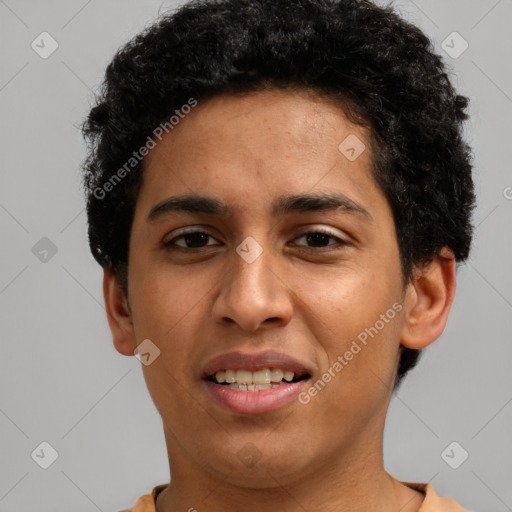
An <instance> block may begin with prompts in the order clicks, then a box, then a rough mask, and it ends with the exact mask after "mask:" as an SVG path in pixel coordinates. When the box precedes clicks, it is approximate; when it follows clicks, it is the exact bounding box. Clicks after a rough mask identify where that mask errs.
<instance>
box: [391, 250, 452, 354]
mask: <svg viewBox="0 0 512 512" xmlns="http://www.w3.org/2000/svg"><path fill="white" fill-rule="evenodd" d="M455 288H456V276H455V257H454V255H453V252H452V251H451V250H450V249H448V248H447V247H444V248H443V249H442V250H441V251H440V252H439V254H438V255H437V256H436V257H435V258H434V259H433V260H432V261H431V262H430V263H429V264H427V265H425V266H424V267H422V268H421V269H419V268H415V275H414V279H413V281H412V282H411V283H410V284H409V287H408V290H407V295H406V299H405V308H404V309H405V313H404V314H405V320H404V325H403V330H402V336H401V344H402V345H403V346H404V347H407V348H411V349H422V348H425V347H426V346H428V345H430V344H431V343H433V342H434V341H435V340H437V339H438V338H439V336H441V334H442V332H443V330H444V328H445V326H446V323H447V321H448V315H449V313H450V309H451V306H452V303H453V298H454V296H455Z"/></svg>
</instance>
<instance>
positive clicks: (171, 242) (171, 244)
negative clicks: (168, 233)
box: [163, 228, 350, 252]
mask: <svg viewBox="0 0 512 512" xmlns="http://www.w3.org/2000/svg"><path fill="white" fill-rule="evenodd" d="M195 234H202V235H206V236H208V237H210V238H215V237H213V236H212V235H210V234H209V233H206V232H204V231H199V230H196V231H187V232H185V233H182V234H181V235H179V236H177V237H175V238H173V239H172V240H168V241H167V242H164V243H163V246H164V248H165V249H167V250H174V249H175V248H176V247H178V248H179V249H180V250H184V251H192V252H194V251H201V250H203V249H205V248H206V247H211V246H204V247H182V246H179V245H178V246H175V242H176V240H180V239H181V238H184V237H185V236H187V235H195ZM316 234H322V235H326V236H328V237H329V238H333V239H335V240H337V241H338V245H339V246H340V247H338V248H336V249H327V250H328V251H331V250H339V249H341V248H342V247H343V246H347V245H350V243H349V242H347V241H346V240H343V239H341V238H339V237H337V236H335V235H333V234H332V233H331V232H330V231H328V230H325V229H322V228H317V229H315V230H314V231H306V232H305V233H302V234H301V235H299V236H298V237H296V238H295V240H297V238H302V237H304V236H307V235H316ZM299 247H305V248H306V249H308V248H309V249H317V250H320V252H325V249H326V247H332V245H327V246H325V247H308V246H299ZM322 250H323V251H322Z"/></svg>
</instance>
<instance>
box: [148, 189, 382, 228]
mask: <svg viewBox="0 0 512 512" xmlns="http://www.w3.org/2000/svg"><path fill="white" fill-rule="evenodd" d="M336 210H341V211H344V212H347V213H352V214H357V215H360V216H361V217H365V218H366V220H368V221H369V222H372V221H373V218H372V216H371V215H370V213H369V212H368V210H366V209H365V208H363V206H361V205H360V204H358V203H356V202H355V201H353V200H352V199H350V198H348V197H347V196H345V195H344V194H340V193H333V194H298V195H286V196H281V197H278V198H277V199H276V200H274V202H273V203H272V215H273V216H274V217H277V216H284V215H287V214H290V213H308V212H318V211H322V212H325V211H336ZM171 212H189V213H205V214H209V215H217V216H219V217H224V218H228V217H232V216H233V214H234V210H233V208H232V207H231V206H229V205H228V204H226V203H223V202H221V201H219V200H218V199H215V198H214V197H208V196H200V195H196V194H188V195H180V196H173V197H169V198H167V199H164V200H163V201H161V202H159V203H158V204H156V205H155V206H154V207H153V208H152V209H151V211H150V212H149V215H148V218H147V220H148V222H155V221H156V220H157V219H159V218H161V217H162V216H164V215H167V214H169V213H171Z"/></svg>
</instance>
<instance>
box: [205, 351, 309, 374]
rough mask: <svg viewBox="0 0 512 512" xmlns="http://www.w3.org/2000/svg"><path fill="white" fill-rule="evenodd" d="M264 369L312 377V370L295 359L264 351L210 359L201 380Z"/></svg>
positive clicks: (236, 352) (234, 353)
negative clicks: (236, 372) (228, 372)
mask: <svg viewBox="0 0 512 512" xmlns="http://www.w3.org/2000/svg"><path fill="white" fill-rule="evenodd" d="M263 368H280V369H282V370H285V371H286V370H288V371H291V372H294V373H295V375H297V376H302V375H305V374H308V375H311V373H312V372H311V370H310V369H309V368H308V367H307V366H306V365H305V364H303V363H301V362H300V361H298V360H297V359H294V358H293V357H290V356H288V355H287V354H283V353H282V352H276V351H275V350H264V351H260V352H243V351H239V350H238V351H234V352H228V353H226V354H221V355H219V356H216V357H214V358H213V359H210V360H209V361H208V362H207V363H206V364H205V365H204V367H203V369H202V373H201V378H202V379H205V378H206V377H210V376H211V375H214V374H215V373H217V372H218V371H222V370H242V369H243V370H249V371H252V372H255V371H258V370H262V369H263Z"/></svg>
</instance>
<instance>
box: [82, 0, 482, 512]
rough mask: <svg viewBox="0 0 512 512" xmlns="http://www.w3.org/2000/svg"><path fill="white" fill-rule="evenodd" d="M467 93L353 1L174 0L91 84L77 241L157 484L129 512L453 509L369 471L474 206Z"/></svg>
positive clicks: (417, 46) (428, 493)
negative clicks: (153, 418) (120, 359)
mask: <svg viewBox="0 0 512 512" xmlns="http://www.w3.org/2000/svg"><path fill="white" fill-rule="evenodd" d="M466 106H467V99H466V98H464V97H462V96H459V95H457V94H456V92H455V91H454V89H453V87H452V85H451V83H450V81H449V79H448V77H447V75H446V73H445V70H444V67H443V64H442V61H441V59H440V58H439V57H438V56H436V55H435V54H434V53H433V51H432V47H431V45H430V42H429V40H428V39H427V38H426V36H425V35H424V34H423V33H422V32H421V31H420V30H419V29H418V28H416V27H414V26H412V25H410V24H408V23H406V22H405V21H403V20H402V19H400V18H399V17H398V16H397V15H396V14H395V13H394V12H393V11H392V10H391V8H380V7H377V6H375V5H374V4H373V3H371V2H369V1H366V0H361V1H354V0H338V1H334V0H294V1H290V0H221V1H195V2H192V3H189V4H186V5H184V6H183V7H181V8H180V9H179V10H178V11H177V12H176V13H174V14H172V15H166V16H163V17H162V18H161V20H160V21H159V22H158V23H157V24H155V25H153V26H151V27H149V28H147V29H146V30H145V31H144V32H143V33H142V34H140V35H138V36H137V37H136V38H134V39H133V40H132V41H131V42H130V43H128V44H127V45H126V46H125V47H124V48H122V49H121V50H120V51H119V52H118V53H117V54H116V56H115V57H114V59H113V61H112V63H111V64H110V65H109V66H108V68H107V73H106V78H105V83H104V87H103V90H102V95H101V96H100V98H99V99H98V104H97V105H96V106H95V107H94V108H93V109H92V111H91V113H90V114H89V117H88V119H87V121H86V123H85V125H84V133H85V135H86V136H87V137H88V140H89V143H90V147H89V154H88V158H87V161H86V163H85V165H84V184H85V188H86V192H87V200H88V202H87V211H88V219H89V239H90V247H91V250H92V253H93V255H94V257H95V258H96V260H97V261H98V262H99V263H100V264H101V265H102V267H103V269H104V297H105V304H106V309H107V314H108V321H109V325H110V328H111V331H112V335H113V342H114V345H115V347H116V349H117V350H118V351H119V352H120V353H121V354H124V355H129V356H132V355H134V354H137V356H138V357H139V358H140V359H141V361H142V362H143V363H144V364H143V366H142V368H143V371H144V377H145V379H146V382H147V385H148V389H149V392H150V394H151V397H152V399H153V401H154V403H155V406H156V407H157V409H158V411H159V413H160V415H161V416H162V420H163V425H164V432H165V438H166V443H167V452H168V458H169V465H170V473H171V480H170V483H169V484H162V485H159V486H156V487H155V488H154V489H153V491H152V492H151V494H147V495H144V496H142V497H141V498H140V499H139V500H138V501H137V503H136V504H135V506H134V507H133V508H132V509H131V510H133V511H134V512H141V511H144V512H147V511H148V512H149V511H157V512H171V511H175V510H189V511H192V510H199V511H200V510H208V511H209V512H217V511H221V510H222V511H231V510H233V511H235V510H239V509H240V508H242V507H243V508H244V510H245V511H249V512H251V511H253V510H254V511H256V510H262V509H264V510H280V511H281V510H286V511H293V512H295V511H302V510H308V511H317V510H318V511H327V512H328V511H335V510H351V511H352V512H354V511H355V512H357V511H361V512H362V511H368V510H378V511H380V512H391V511H398V510H400V511H402V512H413V511H421V512H429V511H434V510H436V511H437V510H441V511H461V510H463V509H462V508H461V507H460V506H459V505H457V504H456V503H455V502H454V501H453V500H451V499H448V498H441V497H439V496H438V495H437V494H436V492H435V490H434V488H433V487H432V485H425V484H413V483H407V482H401V481H399V480H397V479H395V478H393V477H392V476H391V475H389V474H388V473H387V472H386V471H385V469H384V465H383V454H382V441H383V431H384V423H385V418H386V412H387V409H388V405H389V401H390V398H391V395H392V392H393V390H394V389H396V388H397V386H398V385H399V384H400V382H401V380H402V379H403V377H404V376H405V375H406V373H407V372H408V371H409V370H410V369H411V368H413V367H414V365H415V364H416V362H417V360H418V355H419V353H420V350H421V349H423V348H424V347H426V346H428V345H430V344H431V343H432V342H433V341H435V340H436V339H437V338H438V337H439V336H440V335H441V333H442V332H443V329H444V327H445V325H446V321H447V318H448V315H449V312H450V308H451V304H452V301H453V298H454V294H455V287H456V276H455V269H456V263H458V262H462V261H464V260H465V259H466V258H467V256H468V253H469V249H470V244H471V236H472V226H471V212H472V209H473V207H474V201H475V198H474V192H473V182H472V178H471V162H470V150H469V147H468V146H467V144H466V143H465V142H464V140H463V139H462V135H461V134H462V122H463V121H464V120H465V119H466V117H467V116H466V114H465V108H466Z"/></svg>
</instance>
